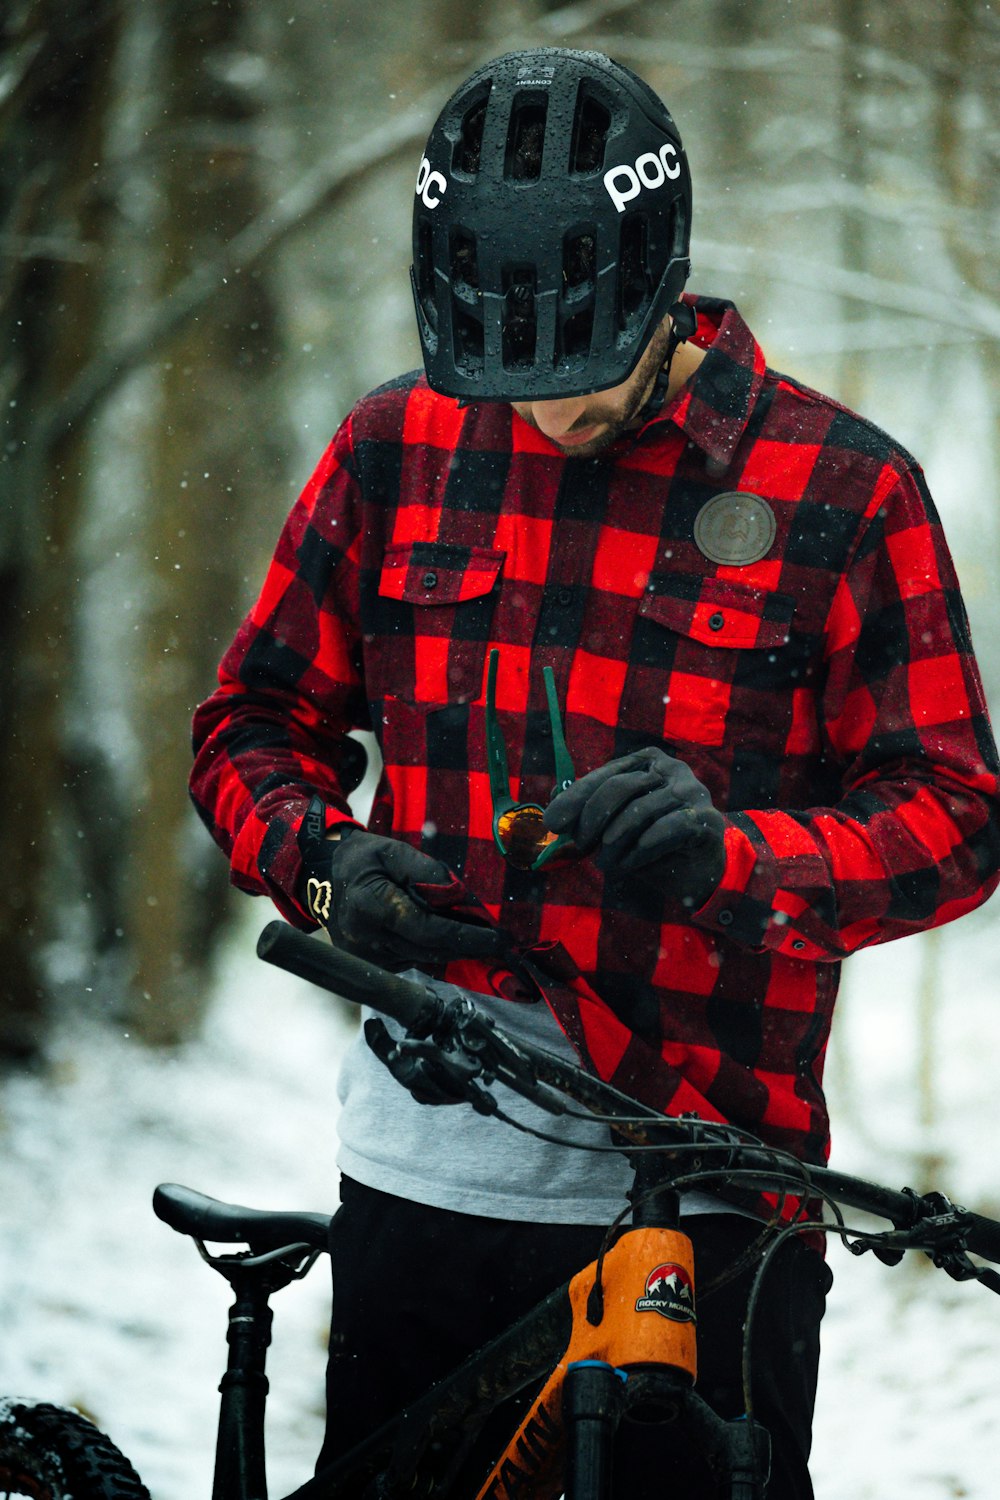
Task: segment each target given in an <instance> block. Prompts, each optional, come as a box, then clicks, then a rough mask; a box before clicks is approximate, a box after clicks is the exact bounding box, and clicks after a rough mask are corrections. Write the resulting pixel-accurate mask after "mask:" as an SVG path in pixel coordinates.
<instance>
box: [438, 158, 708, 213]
mask: <svg viewBox="0 0 1000 1500" xmlns="http://www.w3.org/2000/svg"><path fill="white" fill-rule="evenodd" d="M680 175H681V164H680V162H679V161H678V160H677V147H676V146H674V145H673V144H672V143H671V142H670V141H666V142H665V143H664V144H663V145H662V146H661V147H660V149H659V151H644V152H643V154H642V155H641V156H639V157H637V158H636V160H635V163H634V165H632V166H631V167H630V166H627V165H625V164H623V165H622V166H620V167H611V168H610V169H609V170H608V171H607V172H605V174H604V186H605V187H606V188H607V190H608V192H609V194H610V195H611V201H612V203H613V204H614V205H615V208H616V209H617V210H618V212H619V213H624V212H625V205H626V203H629V202H630V201H631V200H632V199H633V198H638V196H639V194H640V192H641V191H642V189H643V188H644V187H648V188H658V187H662V186H663V184H664V183H665V182H666V181H667V179H668V178H669V179H670V180H671V181H674V180H675V179H676V178H678V177H679V176H680ZM418 181H419V178H418Z"/></svg>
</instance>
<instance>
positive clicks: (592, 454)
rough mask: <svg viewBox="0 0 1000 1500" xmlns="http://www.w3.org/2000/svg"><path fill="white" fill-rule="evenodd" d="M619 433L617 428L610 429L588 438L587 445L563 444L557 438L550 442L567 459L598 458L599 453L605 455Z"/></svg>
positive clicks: (551, 439)
mask: <svg viewBox="0 0 1000 1500" xmlns="http://www.w3.org/2000/svg"><path fill="white" fill-rule="evenodd" d="M618 432H619V429H618V428H617V427H608V428H605V429H604V431H603V432H598V433H596V434H595V435H594V437H592V438H588V439H587V441H586V442H585V443H561V442H559V440H558V439H557V438H550V439H549V441H550V442H553V443H555V445H556V447H557V448H559V449H560V450H561V451H562V453H563V455H564V457H566V458H596V457H597V456H598V454H599V453H604V452H605V451H606V450H607V449H608V448H610V447H611V444H612V443H613V442H614V441H615V439H616V438H617V436H618Z"/></svg>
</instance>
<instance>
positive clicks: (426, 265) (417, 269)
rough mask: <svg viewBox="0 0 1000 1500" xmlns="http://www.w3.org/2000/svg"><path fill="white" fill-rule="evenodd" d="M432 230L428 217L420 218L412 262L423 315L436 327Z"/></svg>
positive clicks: (433, 327)
mask: <svg viewBox="0 0 1000 1500" xmlns="http://www.w3.org/2000/svg"><path fill="white" fill-rule="evenodd" d="M433 237H434V230H433V226H432V225H431V222H430V220H429V219H426V218H421V219H420V220H419V221H418V224H417V255H416V261H415V264H414V275H415V278H416V286H417V296H418V298H419V301H420V306H421V307H422V308H423V311H424V317H425V318H426V319H427V321H428V323H429V324H430V326H431V328H432V329H434V330H435V331H436V329H437V303H436V302H435V300H434V244H433Z"/></svg>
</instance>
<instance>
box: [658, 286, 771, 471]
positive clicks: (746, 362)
mask: <svg viewBox="0 0 1000 1500" xmlns="http://www.w3.org/2000/svg"><path fill="white" fill-rule="evenodd" d="M687 300H688V301H689V302H690V303H691V304H692V305H693V306H695V307H696V308H697V312H698V331H697V333H696V334H695V341H696V342H697V343H698V344H700V345H701V346H702V347H704V346H706V345H707V352H706V354H705V358H704V359H703V360H702V362H701V364H700V365H699V366H698V369H697V370H696V371H695V373H694V375H693V377H692V378H691V379H690V380H689V381H688V382H687V383H686V384H685V385H683V386H682V387H681V389H680V390H679V391H678V392H677V394H676V396H675V397H674V398H673V400H672V401H670V402H669V403H668V404H667V405H666V406H664V408H663V410H662V411H660V412H658V413H657V415H656V416H655V417H653V418H652V420H651V421H649V422H647V423H646V424H645V425H644V426H643V427H642V428H640V430H639V432H638V433H637V434H636V436H637V437H638V438H642V437H643V436H644V434H645V433H646V432H649V431H652V430H653V429H654V428H656V427H657V425H658V424H659V423H661V422H673V424H674V425H675V427H677V428H679V429H680V431H681V432H682V433H683V434H684V436H685V437H686V438H687V439H688V441H689V442H692V443H695V444H696V445H697V446H698V447H699V448H700V449H701V450H702V452H703V453H704V454H705V456H706V458H707V459H708V460H709V461H710V462H711V463H712V464H713V465H716V464H717V465H719V466H720V468H722V469H725V468H728V467H729V464H730V462H731V460H732V457H733V454H734V453H735V451H736V447H737V444H738V443H739V441H740V439H741V438H742V436H743V433H744V430H745V429H746V425H747V422H748V421H749V420H750V413H751V412H752V411H753V409H754V405H755V403H756V401H757V397H758V395H759V394H760V388H761V385H762V383H763V379H764V372H765V368H766V362H765V359H764V353H763V350H762V349H761V347H760V345H759V344H758V343H757V340H756V339H755V338H754V336H753V334H752V333H751V332H750V330H749V328H748V327H747V325H746V323H744V321H743V319H742V318H741V317H740V314H739V313H738V312H737V310H736V308H735V307H734V305H733V304H732V303H731V302H724V301H722V300H721V299H719V298H716V297H698V298H694V297H689V298H688V299H687Z"/></svg>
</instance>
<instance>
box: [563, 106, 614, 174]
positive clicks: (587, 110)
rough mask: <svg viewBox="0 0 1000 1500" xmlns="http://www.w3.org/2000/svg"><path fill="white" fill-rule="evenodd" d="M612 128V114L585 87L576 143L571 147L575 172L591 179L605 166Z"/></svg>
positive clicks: (575, 130)
mask: <svg viewBox="0 0 1000 1500" xmlns="http://www.w3.org/2000/svg"><path fill="white" fill-rule="evenodd" d="M610 129H611V113H610V111H609V110H607V109H606V108H605V107H604V105H603V104H602V103H601V102H600V100H599V99H596V98H595V97H594V95H593V94H592V93H590V92H589V91H588V90H587V89H586V88H581V90H580V93H579V95H578V96H577V102H576V117H575V119H574V121H573V143H572V146H571V148H570V164H569V169H570V171H571V172H579V173H582V174H584V175H586V176H590V175H591V174H592V173H594V172H599V171H600V170H601V168H602V167H603V166H604V148H605V146H606V145H607V140H608V131H609V130H610Z"/></svg>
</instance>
